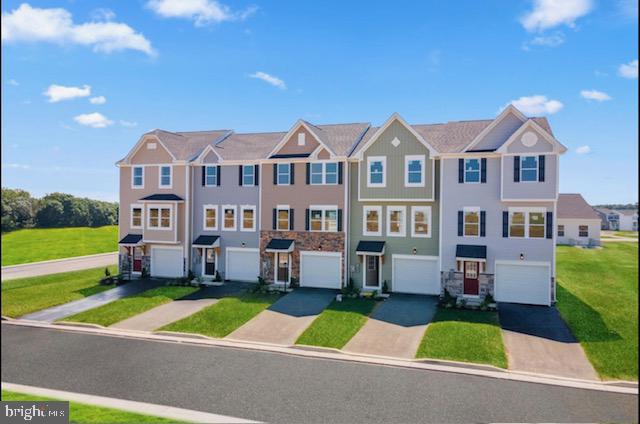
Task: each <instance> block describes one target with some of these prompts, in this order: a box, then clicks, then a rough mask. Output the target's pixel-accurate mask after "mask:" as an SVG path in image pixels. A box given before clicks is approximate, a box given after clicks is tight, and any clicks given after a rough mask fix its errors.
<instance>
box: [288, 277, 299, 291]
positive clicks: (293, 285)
mask: <svg viewBox="0 0 640 424" xmlns="http://www.w3.org/2000/svg"><path fill="white" fill-rule="evenodd" d="M289 287H291V288H292V289H297V288H298V287H300V283H299V282H298V279H297V278H296V277H291V282H290V283H289Z"/></svg>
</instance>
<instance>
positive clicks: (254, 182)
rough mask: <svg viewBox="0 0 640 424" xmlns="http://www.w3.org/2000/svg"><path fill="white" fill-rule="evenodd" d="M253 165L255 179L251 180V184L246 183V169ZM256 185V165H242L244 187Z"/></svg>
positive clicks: (252, 170)
mask: <svg viewBox="0 0 640 424" xmlns="http://www.w3.org/2000/svg"><path fill="white" fill-rule="evenodd" d="M248 167H251V173H252V175H253V179H252V180H251V184H245V183H244V177H245V173H244V170H245V168H248ZM255 185H256V167H255V165H242V186H243V187H253V186H255Z"/></svg>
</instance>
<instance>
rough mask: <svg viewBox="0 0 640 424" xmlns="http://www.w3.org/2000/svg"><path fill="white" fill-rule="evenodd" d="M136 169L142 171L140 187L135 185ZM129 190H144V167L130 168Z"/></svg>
mask: <svg viewBox="0 0 640 424" xmlns="http://www.w3.org/2000/svg"><path fill="white" fill-rule="evenodd" d="M136 168H140V169H142V184H141V185H135V175H136V172H135V170H136ZM131 188H132V189H141V188H144V166H132V167H131Z"/></svg>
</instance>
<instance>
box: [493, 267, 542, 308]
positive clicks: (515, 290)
mask: <svg viewBox="0 0 640 424" xmlns="http://www.w3.org/2000/svg"><path fill="white" fill-rule="evenodd" d="M494 291H495V299H496V301H498V302H511V303H525V304H531V305H547V306H548V305H550V304H551V265H550V264H549V263H548V262H527V261H496V264H495V282H494Z"/></svg>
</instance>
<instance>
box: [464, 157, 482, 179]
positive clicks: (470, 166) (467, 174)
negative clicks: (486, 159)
mask: <svg viewBox="0 0 640 424" xmlns="http://www.w3.org/2000/svg"><path fill="white" fill-rule="evenodd" d="M464 180H465V182H468V183H478V182H480V160H479V159H466V160H465V161H464Z"/></svg>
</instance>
